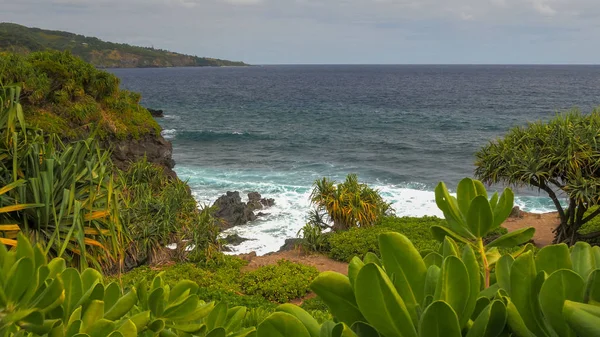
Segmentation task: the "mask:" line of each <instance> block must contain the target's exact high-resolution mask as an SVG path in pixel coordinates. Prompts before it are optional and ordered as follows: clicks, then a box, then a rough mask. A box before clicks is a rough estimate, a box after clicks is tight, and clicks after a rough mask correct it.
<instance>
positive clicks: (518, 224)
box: [502, 212, 560, 247]
mask: <svg viewBox="0 0 600 337" xmlns="http://www.w3.org/2000/svg"><path fill="white" fill-rule="evenodd" d="M559 223H560V220H559V218H558V212H553V213H544V214H533V213H525V212H523V216H522V217H520V218H508V220H506V221H505V222H504V223H503V224H502V226H504V227H506V229H508V231H509V232H512V231H514V230H517V229H519V228H523V227H534V228H535V235H534V236H533V241H534V242H535V245H536V246H538V247H543V246H547V245H549V244H552V240H553V239H554V233H553V232H552V231H553V230H554V229H555V228H556V226H558V224H559Z"/></svg>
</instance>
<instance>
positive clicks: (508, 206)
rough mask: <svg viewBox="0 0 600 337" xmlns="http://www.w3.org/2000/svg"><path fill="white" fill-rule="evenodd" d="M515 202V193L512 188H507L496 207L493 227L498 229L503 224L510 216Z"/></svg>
mask: <svg viewBox="0 0 600 337" xmlns="http://www.w3.org/2000/svg"><path fill="white" fill-rule="evenodd" d="M514 204H515V195H514V194H513V192H512V190H511V189H510V188H505V189H504V191H503V192H502V195H501V196H500V199H499V200H498V203H497V204H496V207H495V208H494V224H493V226H492V228H491V229H496V228H498V227H500V225H502V223H503V222H504V221H506V219H508V217H509V216H510V213H511V212H512V209H513V206H514Z"/></svg>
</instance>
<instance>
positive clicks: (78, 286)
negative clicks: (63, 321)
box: [60, 268, 83, 317]
mask: <svg viewBox="0 0 600 337" xmlns="http://www.w3.org/2000/svg"><path fill="white" fill-rule="evenodd" d="M60 277H61V279H62V281H63V285H64V289H65V301H64V302H63V309H64V315H65V317H71V314H72V313H73V311H74V310H75V309H76V305H77V303H78V302H79V299H80V298H81V296H83V284H82V282H81V277H80V276H79V272H78V271H77V270H76V269H74V268H67V269H65V270H64V271H63V272H62V273H61V274H60Z"/></svg>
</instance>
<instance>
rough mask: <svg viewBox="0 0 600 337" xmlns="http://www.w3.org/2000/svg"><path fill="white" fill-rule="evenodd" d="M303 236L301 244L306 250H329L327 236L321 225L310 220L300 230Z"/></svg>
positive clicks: (299, 233) (299, 234) (299, 232)
mask: <svg viewBox="0 0 600 337" xmlns="http://www.w3.org/2000/svg"><path fill="white" fill-rule="evenodd" d="M297 235H298V236H300V237H301V238H302V240H301V246H302V249H303V250H304V251H305V252H323V251H326V250H327V246H328V243H327V236H326V235H325V234H323V230H322V229H321V226H319V225H315V224H314V223H311V222H308V223H307V224H306V225H304V227H302V228H301V229H300V230H299V231H298V234H297Z"/></svg>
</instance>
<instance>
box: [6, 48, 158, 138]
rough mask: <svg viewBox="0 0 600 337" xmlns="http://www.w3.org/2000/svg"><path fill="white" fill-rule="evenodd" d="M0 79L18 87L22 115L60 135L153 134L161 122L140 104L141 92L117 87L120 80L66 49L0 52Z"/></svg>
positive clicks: (109, 136) (42, 127) (113, 136)
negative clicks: (19, 53) (64, 50)
mask: <svg viewBox="0 0 600 337" xmlns="http://www.w3.org/2000/svg"><path fill="white" fill-rule="evenodd" d="M0 83H4V84H6V83H15V84H17V85H19V86H20V87H21V88H22V91H21V93H20V94H21V98H22V104H23V112H24V118H25V120H27V122H28V123H29V124H30V125H31V126H33V127H37V128H40V129H42V130H45V131H46V132H52V133H58V134H60V135H61V136H62V137H67V138H70V139H81V138H86V137H89V135H90V129H95V131H96V136H98V137H100V138H102V139H112V138H119V139H124V138H135V139H137V138H140V137H143V136H145V135H156V134H158V133H159V132H160V127H159V126H158V124H157V123H156V121H155V120H154V119H153V118H152V116H151V115H150V113H149V112H148V111H147V110H146V109H145V108H143V107H141V106H140V105H139V101H140V98H141V96H140V95H139V94H136V93H131V92H128V91H126V90H121V89H119V79H118V78H117V77H116V76H114V75H112V74H110V73H108V72H105V71H102V70H98V69H96V68H95V67H94V66H92V65H91V64H89V63H86V62H85V61H83V60H81V59H80V58H78V57H76V56H73V55H72V54H71V53H69V52H57V51H43V52H34V53H30V54H28V55H25V56H24V55H18V54H13V53H3V54H0Z"/></svg>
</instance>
